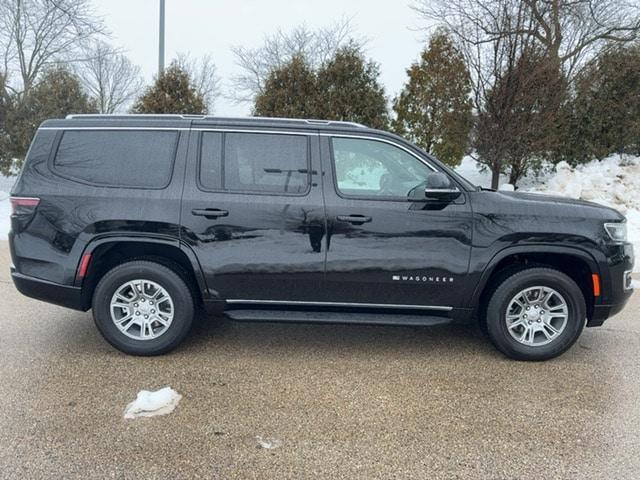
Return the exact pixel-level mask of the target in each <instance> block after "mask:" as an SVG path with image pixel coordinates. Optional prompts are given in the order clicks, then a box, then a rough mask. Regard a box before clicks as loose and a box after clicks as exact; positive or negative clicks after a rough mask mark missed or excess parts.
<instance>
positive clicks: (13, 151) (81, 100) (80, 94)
mask: <svg viewBox="0 0 640 480" xmlns="http://www.w3.org/2000/svg"><path fill="white" fill-rule="evenodd" d="M6 106H7V108H6V120H5V136H4V141H3V142H2V145H1V146H0V171H1V172H2V173H4V174H8V173H10V172H11V171H12V169H14V168H18V167H20V166H21V165H22V162H23V161H24V156H25V155H26V153H27V150H28V149H29V145H30V144H31V140H32V139H33V135H34V134H35V131H36V129H37V128H38V126H39V125H40V124H41V123H42V122H43V121H45V120H47V119H48V118H64V117H65V116H67V115H68V114H71V113H94V112H96V105H95V102H94V101H92V100H91V99H90V98H89V96H88V95H87V94H86V93H85V92H84V91H83V90H82V87H81V85H80V81H79V80H78V78H77V77H76V76H75V75H74V74H73V73H71V72H69V71H68V70H67V69H65V68H63V67H57V68H54V69H51V70H49V71H47V72H45V74H44V75H43V76H42V78H41V79H40V80H39V81H38V83H37V84H36V85H35V86H34V87H32V89H31V90H30V91H29V93H28V94H27V95H26V96H23V97H21V98H19V97H18V96H11V97H10V98H8V99H7V100H6Z"/></svg>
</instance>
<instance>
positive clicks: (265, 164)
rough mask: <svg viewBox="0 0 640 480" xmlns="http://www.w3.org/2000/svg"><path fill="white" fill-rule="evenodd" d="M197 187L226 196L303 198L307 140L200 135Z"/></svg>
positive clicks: (281, 136) (282, 136)
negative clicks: (245, 193) (301, 196)
mask: <svg viewBox="0 0 640 480" xmlns="http://www.w3.org/2000/svg"><path fill="white" fill-rule="evenodd" d="M200 184H201V185H202V186H203V187H204V188H208V189H214V190H219V189H221V190H225V191H230V192H249V193H251V192H253V193H279V194H285V195H286V194H290V195H300V194H304V193H306V192H307V191H308V190H309V152H308V140H307V137H306V136H301V135H285V134H266V133H231V132H230V133H225V134H224V137H223V134H222V133H216V132H204V133H203V137H202V150H201V161H200Z"/></svg>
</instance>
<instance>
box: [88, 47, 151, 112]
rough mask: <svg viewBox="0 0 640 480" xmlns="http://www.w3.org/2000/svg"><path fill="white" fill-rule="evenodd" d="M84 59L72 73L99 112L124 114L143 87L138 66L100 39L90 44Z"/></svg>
mask: <svg viewBox="0 0 640 480" xmlns="http://www.w3.org/2000/svg"><path fill="white" fill-rule="evenodd" d="M84 56H85V57H86V60H84V61H82V62H78V63H77V64H76V65H75V67H76V68H75V70H76V73H77V75H78V76H79V77H80V79H81V80H82V84H83V86H84V88H85V90H86V91H87V93H88V94H89V95H90V96H91V97H93V98H94V99H95V101H96V104H97V107H98V110H99V112H100V113H115V112H120V111H125V110H126V109H127V107H128V106H129V104H130V103H131V101H132V100H133V99H134V98H135V96H136V95H138V94H139V93H140V91H141V90H142V87H143V86H144V82H143V79H142V77H141V75H140V67H138V66H137V65H134V64H133V63H131V61H130V60H129V59H128V58H127V56H126V55H125V54H124V53H122V51H121V50H118V49H116V48H114V47H112V46H111V45H109V44H108V43H105V42H103V41H101V40H96V41H94V42H92V43H91V45H90V46H89V47H87V48H86V50H85V52H84Z"/></svg>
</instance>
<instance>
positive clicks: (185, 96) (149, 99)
mask: <svg viewBox="0 0 640 480" xmlns="http://www.w3.org/2000/svg"><path fill="white" fill-rule="evenodd" d="M132 112H133V113H175V114H205V113H207V106H206V104H205V101H204V98H203V97H202V96H200V95H198V93H197V91H196V88H195V86H194V85H193V82H192V79H191V78H190V76H189V74H188V73H187V72H186V71H184V70H183V69H182V68H180V66H179V65H178V64H177V63H175V62H174V63H172V64H171V65H170V66H169V67H168V68H166V69H165V70H164V72H162V73H161V74H160V75H159V76H158V77H157V78H156V79H155V81H154V83H153V85H151V86H150V87H148V88H147V89H146V91H145V92H144V94H143V95H142V96H141V97H140V98H139V99H138V100H137V101H136V103H135V105H134V106H133V109H132Z"/></svg>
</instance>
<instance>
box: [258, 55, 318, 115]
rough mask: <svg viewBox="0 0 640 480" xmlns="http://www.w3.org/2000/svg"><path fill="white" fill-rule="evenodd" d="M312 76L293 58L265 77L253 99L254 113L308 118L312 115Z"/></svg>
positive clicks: (314, 86) (301, 60)
mask: <svg viewBox="0 0 640 480" xmlns="http://www.w3.org/2000/svg"><path fill="white" fill-rule="evenodd" d="M316 96H317V93H316V76H315V73H314V72H313V71H312V70H311V68H309V66H308V65H307V63H306V61H305V59H304V58H303V57H301V56H295V57H293V58H292V59H291V61H289V62H288V63H287V64H285V65H284V66H283V67H282V68H280V69H278V70H274V71H272V72H271V74H270V75H269V76H268V78H267V80H266V82H265V86H264V89H263V91H262V92H261V93H259V94H258V95H257V96H256V101H255V106H254V114H255V115H257V116H260V117H285V118H311V117H314V116H316V111H315V110H314V107H315V99H316Z"/></svg>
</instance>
